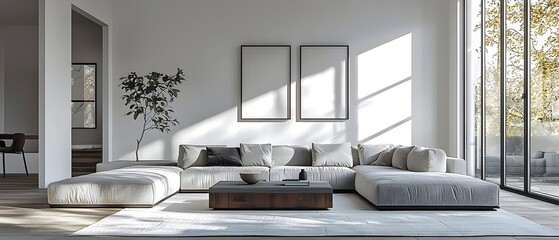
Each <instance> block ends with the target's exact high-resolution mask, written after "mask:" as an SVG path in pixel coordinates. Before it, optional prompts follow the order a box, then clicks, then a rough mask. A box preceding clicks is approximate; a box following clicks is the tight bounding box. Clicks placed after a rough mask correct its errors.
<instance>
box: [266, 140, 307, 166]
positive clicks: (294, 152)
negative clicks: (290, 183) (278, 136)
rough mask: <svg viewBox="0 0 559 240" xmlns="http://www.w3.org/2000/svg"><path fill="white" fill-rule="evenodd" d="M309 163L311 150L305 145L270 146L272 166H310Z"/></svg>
mask: <svg viewBox="0 0 559 240" xmlns="http://www.w3.org/2000/svg"><path fill="white" fill-rule="evenodd" d="M311 163H312V158H311V150H310V148H309V146H307V145H274V146H272V164H273V165H274V166H310V165H311Z"/></svg>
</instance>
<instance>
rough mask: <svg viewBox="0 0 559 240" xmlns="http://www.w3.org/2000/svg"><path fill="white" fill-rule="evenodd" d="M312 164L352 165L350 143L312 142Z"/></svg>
mask: <svg viewBox="0 0 559 240" xmlns="http://www.w3.org/2000/svg"><path fill="white" fill-rule="evenodd" d="M312 157H313V161H312V165H313V166H315V167H317V166H338V167H352V166H353V158H352V157H351V144H350V143H340V144H317V143H313V144H312Z"/></svg>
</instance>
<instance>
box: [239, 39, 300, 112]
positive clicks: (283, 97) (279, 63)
mask: <svg viewBox="0 0 559 240" xmlns="http://www.w3.org/2000/svg"><path fill="white" fill-rule="evenodd" d="M239 114H240V117H239V119H240V120H241V121H243V120H246V121H281V120H288V119H291V46H290V45H242V46H241V102H240V107H239Z"/></svg>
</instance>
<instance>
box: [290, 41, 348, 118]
mask: <svg viewBox="0 0 559 240" xmlns="http://www.w3.org/2000/svg"><path fill="white" fill-rule="evenodd" d="M306 50H324V54H320V53H314V55H316V56H311V55H313V53H312V51H306ZM329 50H330V51H332V54H330V55H332V56H329V54H328V51H329ZM334 51H337V52H334ZM340 53H341V54H342V55H344V56H343V61H344V63H343V64H342V65H341V66H340V65H339V66H332V67H334V68H336V67H342V66H343V69H341V71H344V74H343V76H344V79H340V80H339V81H338V82H339V83H341V84H343V87H344V89H343V91H341V92H340V94H342V93H343V95H345V96H343V98H339V99H340V100H342V99H343V101H344V102H343V103H340V104H339V106H343V108H344V109H337V110H336V106H335V105H336V104H334V106H333V107H332V109H333V111H334V114H333V115H332V116H318V115H313V114H312V113H306V112H305V109H309V107H308V106H306V105H305V104H306V101H309V100H308V99H306V98H308V97H309V96H307V94H303V93H307V92H308V91H307V89H306V88H307V87H308V86H306V84H305V83H304V82H303V81H304V78H306V77H308V73H309V72H313V69H315V68H317V69H321V68H323V67H324V66H318V65H320V64H323V65H324V62H325V61H326V62H327V63H328V61H339V59H333V58H335V57H340V56H334V55H340ZM329 58H332V59H329ZM349 71H350V57H349V45H338V44H329V45H316V44H313V45H300V46H299V79H298V82H297V96H298V111H297V113H298V120H300V121H345V120H348V119H349V112H350V102H349V101H350V91H349V90H350V88H349V87H350V74H349ZM333 81H334V82H336V79H334V80H333ZM321 84H322V83H321ZM311 91H312V90H311ZM315 95H319V96H320V97H322V99H318V100H315V101H316V102H321V104H324V103H326V102H328V100H329V99H328V98H330V100H331V99H332V98H333V97H332V96H330V95H329V94H324V92H320V94H315ZM334 98H335V97H334ZM336 111H337V112H338V113H335V112H336Z"/></svg>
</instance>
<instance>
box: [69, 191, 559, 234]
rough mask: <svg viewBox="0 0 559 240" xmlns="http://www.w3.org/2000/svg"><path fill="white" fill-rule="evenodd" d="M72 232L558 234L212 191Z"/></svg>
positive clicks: (500, 213) (467, 216)
mask: <svg viewBox="0 0 559 240" xmlns="http://www.w3.org/2000/svg"><path fill="white" fill-rule="evenodd" d="M72 235H73V236H131V237H155V236H157V237H175V236H186V237H202V236H559V231H557V230H554V229H551V228H548V227H544V226H541V225H539V224H537V223H534V222H532V221H530V220H527V219H525V218H522V217H520V216H518V215H515V214H512V213H509V212H507V211H504V210H496V211H378V210H376V209H375V208H374V207H373V206H372V205H371V204H370V203H369V202H368V201H367V200H365V199H363V198H362V197H361V196H360V195H358V194H354V193H348V194H334V208H332V209H330V210H307V211H295V210H292V211H271V210H270V211H256V210H212V209H210V208H208V194H193V193H179V194H175V195H174V196H172V197H171V198H169V199H167V200H165V201H164V202H162V203H160V204H159V205H157V206H155V207H153V208H148V209H141V208H125V209H123V210H121V211H119V212H117V213H115V214H113V215H110V216H108V217H106V218H104V219H102V220H100V221H98V222H96V223H94V224H92V225H90V226H88V227H85V228H83V229H81V230H79V231H77V232H75V233H73V234H72Z"/></svg>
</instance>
